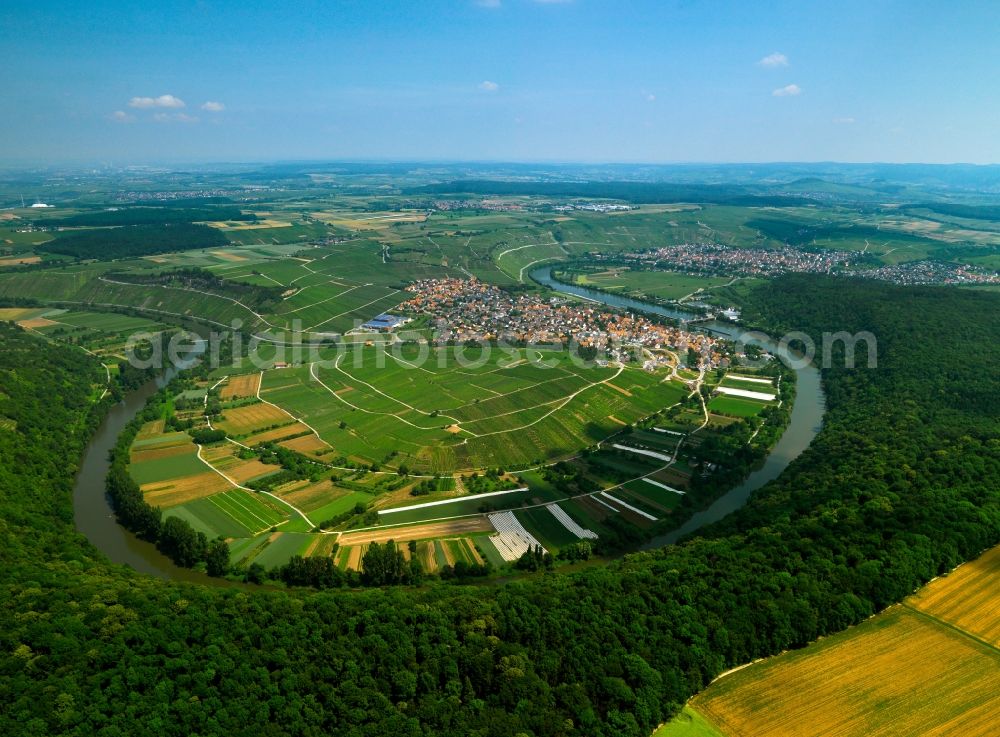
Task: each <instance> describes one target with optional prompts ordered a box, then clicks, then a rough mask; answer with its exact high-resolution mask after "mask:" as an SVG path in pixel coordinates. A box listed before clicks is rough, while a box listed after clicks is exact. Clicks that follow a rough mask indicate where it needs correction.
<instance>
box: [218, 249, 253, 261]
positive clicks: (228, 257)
mask: <svg viewBox="0 0 1000 737" xmlns="http://www.w3.org/2000/svg"><path fill="white" fill-rule="evenodd" d="M209 253H211V254H212V255H213V256H218V257H219V258H221V259H224V260H225V261H246V260H247V259H246V256H240V255H239V254H238V253H233V252H232V251H209Z"/></svg>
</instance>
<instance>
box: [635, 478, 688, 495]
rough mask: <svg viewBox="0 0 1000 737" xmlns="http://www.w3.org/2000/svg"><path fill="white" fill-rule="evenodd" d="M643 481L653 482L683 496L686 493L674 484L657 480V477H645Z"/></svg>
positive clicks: (654, 484)
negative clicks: (669, 484)
mask: <svg viewBox="0 0 1000 737" xmlns="http://www.w3.org/2000/svg"><path fill="white" fill-rule="evenodd" d="M643 481H645V482H646V483H647V484H652V485H653V486H659V487H660V488H661V489H666V490H667V491H672V492H674V493H675V494H680V495H681V496H683V495H684V492H683V491H681V490H680V489H675V488H674V487H673V486H667V485H666V484H664V483H661V482H659V481H657V480H656V479H649V478H644V479H643Z"/></svg>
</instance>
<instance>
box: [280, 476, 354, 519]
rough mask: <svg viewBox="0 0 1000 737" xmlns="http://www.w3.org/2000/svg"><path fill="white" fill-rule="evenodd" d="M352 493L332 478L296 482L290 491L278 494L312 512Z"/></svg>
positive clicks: (292, 503)
mask: <svg viewBox="0 0 1000 737" xmlns="http://www.w3.org/2000/svg"><path fill="white" fill-rule="evenodd" d="M350 493H351V492H349V491H348V490H347V489H340V488H338V487H336V486H334V485H333V482H332V481H330V479H324V480H323V481H317V482H316V483H315V484H310V483H308V482H306V483H305V484H301V483H300V484H296V485H294V486H292V487H291V489H289V490H288V491H279V492H278V496H280V497H281V498H282V499H284V500H285V501H287V502H288V503H289V504H291V505H293V506H296V507H298V508H299V509H302V510H305V511H306V512H311V511H312V510H313V509H316V508H318V507H322V506H323V505H324V504H329V503H330V502H332V501H335V500H337V499H339V498H340V497H342V496H345V495H346V494H350Z"/></svg>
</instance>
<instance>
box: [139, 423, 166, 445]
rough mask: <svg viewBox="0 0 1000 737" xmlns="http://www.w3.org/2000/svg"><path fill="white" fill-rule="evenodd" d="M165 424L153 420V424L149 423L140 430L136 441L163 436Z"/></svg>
mask: <svg viewBox="0 0 1000 737" xmlns="http://www.w3.org/2000/svg"><path fill="white" fill-rule="evenodd" d="M165 424H166V423H165V421H164V420H153V421H152V422H147V423H146V424H145V425H143V426H142V427H141V428H140V429H139V434H138V435H136V436H135V439H136V440H143V439H145V438H151V437H153V436H154V435H162V434H163V427H164V425H165Z"/></svg>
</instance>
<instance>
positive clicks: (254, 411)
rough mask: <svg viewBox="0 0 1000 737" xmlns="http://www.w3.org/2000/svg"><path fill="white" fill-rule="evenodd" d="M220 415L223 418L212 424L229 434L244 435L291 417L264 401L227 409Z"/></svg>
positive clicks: (283, 422) (289, 419)
mask: <svg viewBox="0 0 1000 737" xmlns="http://www.w3.org/2000/svg"><path fill="white" fill-rule="evenodd" d="M222 416H223V419H222V420H220V421H218V422H216V423H214V424H215V426H216V427H218V428H221V429H222V430H225V431H226V432H228V433H229V434H230V435H245V434H247V433H252V432H255V431H258V430H263V429H264V428H265V427H271V425H279V424H285V423H289V422H291V417H289V416H288V414H287V413H286V412H284V411H282V410H280V409H278V408H277V407H274V406H272V405H270V404H266V403H264V402H259V403H257V404H248V405H246V406H245V407H236V408H235V409H227V410H224V411H223V413H222Z"/></svg>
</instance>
